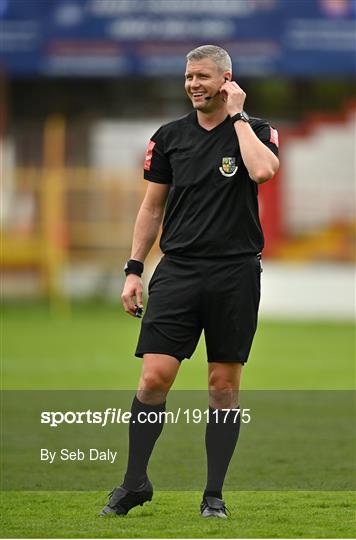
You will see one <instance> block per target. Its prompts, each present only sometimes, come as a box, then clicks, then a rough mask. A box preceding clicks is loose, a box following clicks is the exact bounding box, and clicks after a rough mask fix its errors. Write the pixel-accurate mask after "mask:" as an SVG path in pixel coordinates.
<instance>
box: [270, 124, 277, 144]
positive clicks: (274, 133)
mask: <svg viewBox="0 0 356 540" xmlns="http://www.w3.org/2000/svg"><path fill="white" fill-rule="evenodd" d="M269 129H270V135H269V142H271V143H273V144H275V145H276V146H277V148H278V146H279V144H278V131H277V130H276V129H274V128H272V127H270V128H269Z"/></svg>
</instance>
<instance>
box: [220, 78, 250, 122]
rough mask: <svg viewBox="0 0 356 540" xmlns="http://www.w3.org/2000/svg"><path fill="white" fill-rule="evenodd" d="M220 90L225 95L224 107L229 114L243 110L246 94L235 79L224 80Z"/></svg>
mask: <svg viewBox="0 0 356 540" xmlns="http://www.w3.org/2000/svg"><path fill="white" fill-rule="evenodd" d="M220 92H222V93H223V95H224V97H225V103H226V109H227V112H228V114H229V115H230V116H233V115H234V114H237V113H239V112H241V111H243V108H244V103H245V99H246V94H245V92H244V91H243V90H242V88H240V86H239V85H238V84H237V83H236V82H235V81H226V82H225V83H224V84H223V85H222V87H221V88H220Z"/></svg>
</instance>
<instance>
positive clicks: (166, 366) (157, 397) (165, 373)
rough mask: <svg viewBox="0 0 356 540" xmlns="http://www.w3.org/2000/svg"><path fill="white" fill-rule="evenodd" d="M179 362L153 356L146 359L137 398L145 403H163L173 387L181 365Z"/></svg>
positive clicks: (169, 358)
mask: <svg viewBox="0 0 356 540" xmlns="http://www.w3.org/2000/svg"><path fill="white" fill-rule="evenodd" d="M176 363H177V360H175V359H173V358H171V357H167V358H166V359H165V358H161V357H158V356H154V355H152V357H151V358H150V357H146V358H145V359H144V365H143V369H142V374H141V378H140V382H139V388H138V392H137V397H138V399H139V400H140V401H142V402H143V403H152V404H156V403H162V402H163V401H164V400H165V399H166V395H167V393H168V391H169V389H170V387H171V386H172V384H173V382H174V379H175V376H176V374H177V370H178V368H179V364H177V365H176Z"/></svg>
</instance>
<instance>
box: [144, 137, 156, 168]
mask: <svg viewBox="0 0 356 540" xmlns="http://www.w3.org/2000/svg"><path fill="white" fill-rule="evenodd" d="M155 144H156V143H155V142H154V141H150V142H149V143H148V146H147V151H146V157H145V165H144V169H145V171H149V170H150V169H151V161H152V152H153V149H154V146H155Z"/></svg>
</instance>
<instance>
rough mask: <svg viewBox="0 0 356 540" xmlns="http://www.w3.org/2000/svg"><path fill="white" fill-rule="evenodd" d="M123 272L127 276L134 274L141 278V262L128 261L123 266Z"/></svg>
mask: <svg viewBox="0 0 356 540" xmlns="http://www.w3.org/2000/svg"><path fill="white" fill-rule="evenodd" d="M124 272H125V274H126V275H127V276H128V275H129V274H135V275H136V276H139V277H141V276H142V274H143V262H141V261H135V259H129V260H128V261H127V263H126V264H125V266H124Z"/></svg>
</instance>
